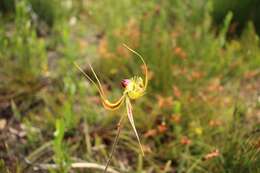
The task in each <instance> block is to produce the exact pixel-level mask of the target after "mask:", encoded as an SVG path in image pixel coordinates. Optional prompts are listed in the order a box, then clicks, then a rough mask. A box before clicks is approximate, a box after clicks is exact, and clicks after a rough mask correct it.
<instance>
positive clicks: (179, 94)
mask: <svg viewBox="0 0 260 173" xmlns="http://www.w3.org/2000/svg"><path fill="white" fill-rule="evenodd" d="M173 94H174V96H175V97H177V98H180V97H181V91H180V89H179V88H178V87H177V86H173Z"/></svg>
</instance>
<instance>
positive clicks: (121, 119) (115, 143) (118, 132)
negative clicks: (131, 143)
mask: <svg viewBox="0 0 260 173" xmlns="http://www.w3.org/2000/svg"><path fill="white" fill-rule="evenodd" d="M124 117H125V116H124V115H122V117H121V118H120V120H119V122H118V123H117V134H116V138H115V140H114V143H113V146H112V150H111V153H110V156H109V158H108V161H107V164H106V167H105V169H104V173H106V172H107V168H108V165H109V164H110V161H111V159H112V157H113V154H114V152H115V148H116V146H117V143H118V139H119V135H120V132H121V129H122V128H121V127H122V126H121V124H122V121H123V119H124Z"/></svg>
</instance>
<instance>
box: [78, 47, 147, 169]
mask: <svg viewBox="0 0 260 173" xmlns="http://www.w3.org/2000/svg"><path fill="white" fill-rule="evenodd" d="M124 46H125V47H126V48H127V49H128V50H129V51H131V52H133V53H134V54H135V55H137V56H138V57H139V58H140V59H141V60H142V63H143V64H144V70H145V76H144V81H143V79H142V78H141V77H139V76H134V77H132V78H130V79H124V80H122V81H121V85H122V87H123V88H124V92H123V94H122V96H121V97H120V98H119V99H118V100H117V101H115V102H111V101H109V100H108V99H107V97H106V95H105V93H104V90H103V88H102V85H101V83H100V81H99V79H98V77H97V75H96V72H95V71H94V69H93V67H92V66H91V64H89V66H90V69H91V71H92V73H93V74H94V77H95V79H96V81H97V83H96V82H94V80H92V79H91V78H90V77H89V76H88V75H87V74H86V73H85V72H84V71H83V70H82V69H81V68H80V67H79V66H78V65H77V64H76V63H75V66H76V67H77V68H78V69H79V70H80V71H81V72H82V73H83V74H84V75H85V77H87V79H88V80H90V81H91V82H92V83H93V84H94V85H95V87H96V88H97V89H98V91H99V94H100V97H101V101H102V104H103V106H104V107H105V108H106V109H109V110H116V109H118V108H120V107H121V105H122V104H123V103H125V105H126V110H127V116H128V120H129V122H130V124H131V126H132V128H133V130H134V133H135V136H136V138H137V141H138V144H139V147H140V150H141V153H142V155H143V156H144V151H143V148H142V145H141V142H140V138H139V135H138V133H137V130H136V128H135V123H134V118H133V113H132V105H131V100H135V99H138V98H140V97H141V96H143V95H144V94H145V91H146V88H147V85H148V69H147V65H146V63H145V61H144V59H143V57H142V56H141V55H140V54H139V53H137V52H136V51H134V50H133V49H131V48H129V47H128V46H127V45H125V44H124ZM123 118H124V115H123V116H122V117H121V118H120V121H119V123H118V129H117V136H116V138H115V141H114V143H113V146H112V151H111V153H110V156H109V159H108V161H107V164H106V167H105V169H104V173H106V170H107V168H108V165H109V163H110V161H111V158H112V156H113V153H114V150H115V146H116V145H117V143H118V138H119V134H120V131H121V122H122V121H123Z"/></svg>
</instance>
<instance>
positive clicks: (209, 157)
mask: <svg viewBox="0 0 260 173" xmlns="http://www.w3.org/2000/svg"><path fill="white" fill-rule="evenodd" d="M219 155H220V152H219V150H218V149H215V150H213V151H212V152H210V153H208V154H206V155H205V156H204V157H203V160H209V159H212V158H215V157H218V156H219Z"/></svg>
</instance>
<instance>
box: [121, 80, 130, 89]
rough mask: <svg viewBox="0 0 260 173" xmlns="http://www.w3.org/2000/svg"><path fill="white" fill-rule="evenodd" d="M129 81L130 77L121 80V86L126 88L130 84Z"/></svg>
mask: <svg viewBox="0 0 260 173" xmlns="http://www.w3.org/2000/svg"><path fill="white" fill-rule="evenodd" d="M129 83H130V80H129V79H124V80H122V81H121V86H122V87H123V88H126V87H127V86H128V85H129Z"/></svg>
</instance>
